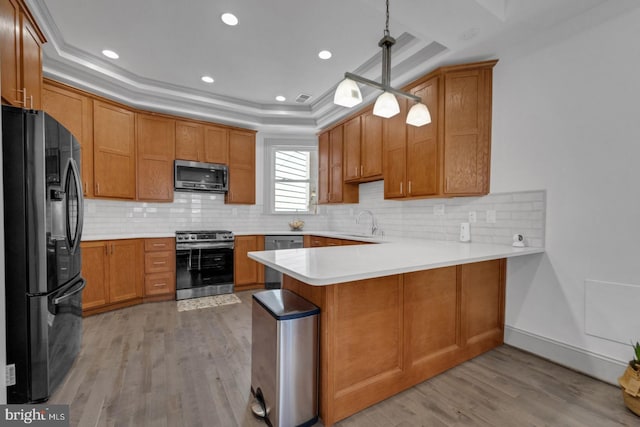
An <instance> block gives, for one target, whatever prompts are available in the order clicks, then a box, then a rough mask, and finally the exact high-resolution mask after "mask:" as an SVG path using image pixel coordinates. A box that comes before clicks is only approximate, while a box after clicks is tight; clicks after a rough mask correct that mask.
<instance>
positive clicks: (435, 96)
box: [383, 61, 497, 199]
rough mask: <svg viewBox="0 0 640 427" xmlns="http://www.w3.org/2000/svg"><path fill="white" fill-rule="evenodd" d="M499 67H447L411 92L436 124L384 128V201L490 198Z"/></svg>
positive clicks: (398, 120) (397, 122)
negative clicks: (495, 69)
mask: <svg viewBox="0 0 640 427" xmlns="http://www.w3.org/2000/svg"><path fill="white" fill-rule="evenodd" d="M496 62H497V61H486V62H480V63H474V64H466V65H459V66H451V67H443V68H440V69H438V70H436V71H434V72H433V73H430V74H429V75H427V76H425V77H424V78H422V79H420V80H419V81H418V82H416V83H414V84H412V85H410V86H409V88H406V90H408V91H410V92H411V93H413V94H415V95H417V96H420V97H421V98H422V101H423V102H424V103H425V104H426V105H427V107H428V108H429V111H430V112H431V123H430V124H428V125H425V126H421V127H415V126H410V125H405V124H404V118H405V117H406V111H407V103H406V101H404V100H402V101H401V110H402V111H401V113H400V114H399V115H397V116H395V117H393V118H392V119H388V120H386V121H385V122H384V127H383V129H384V131H383V135H384V137H383V147H384V148H383V152H384V156H383V157H384V180H385V185H384V196H385V198H387V199H398V198H414V197H453V196H477V195H483V194H488V193H489V172H490V171H489V167H490V151H491V89H492V88H491V81H492V69H493V67H494V66H495V64H496Z"/></svg>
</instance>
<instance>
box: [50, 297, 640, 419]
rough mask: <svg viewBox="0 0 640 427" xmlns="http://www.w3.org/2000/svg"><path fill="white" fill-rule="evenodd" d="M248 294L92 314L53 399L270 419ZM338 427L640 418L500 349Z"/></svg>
mask: <svg viewBox="0 0 640 427" xmlns="http://www.w3.org/2000/svg"><path fill="white" fill-rule="evenodd" d="M251 294H252V292H251V291H247V292H240V293H238V296H239V297H240V299H241V300H242V303H241V304H233V305H227V306H221V307H212V308H207V309H201V310H194V311H185V312H180V313H178V311H177V309H176V303H175V301H171V302H159V303H152V304H144V305H139V306H135V307H129V308H125V309H121V310H118V311H114V312H110V313H104V314H99V315H96V316H93V317H89V318H86V319H85V321H84V337H83V345H82V350H81V353H80V356H79V358H78V360H77V361H76V363H75V364H74V366H73V368H72V370H71V372H70V374H69V375H68V377H67V379H66V381H65V382H64V384H63V385H62V386H61V387H60V388H59V389H58V390H57V391H56V393H55V394H54V395H53V396H52V398H51V399H50V403H66V404H71V425H72V426H80V427H89V426H100V427H101V426H136V427H138V426H154V427H157V426H167V427H174V426H176V427H177V426H185V427H191V426H203V427H204V426H206V427H212V426H214V427H218V426H220V427H226V426H229V427H233V426H243V427H244V426H264V425H265V424H264V423H263V422H262V421H261V420H258V419H256V418H255V417H254V416H253V415H252V414H251V410H250V404H251V392H250V383H251V373H250V367H251ZM318 425H319V426H320V425H321V424H320V423H318ZM336 425H337V426H342V427H361V426H362V427H364V426H366V427H376V426H380V427H383V426H384V427H387V426H399V427H400V426H401V427H409V426H411V427H413V426H425V427H426V426H429V427H438V426H447V427H448V426H501V427H502V426H567V427H573V426H575V427H578V426H594V427H596V426H597V427H603V426H640V418H639V417H637V416H635V415H634V414H632V413H631V412H630V411H628V410H627V409H626V408H625V406H624V404H623V403H622V397H621V395H620V391H619V389H618V388H616V387H614V386H611V385H609V384H605V383H602V382H600V381H597V380H594V379H591V378H589V377H586V376H584V375H581V374H578V373H576V372H573V371H571V370H568V369H565V368H563V367H560V366H558V365H555V364H553V363H550V362H548V361H546V360H543V359H540V358H538V357H535V356H533V355H530V354H528V353H524V352H522V351H519V350H517V349H514V348H512V347H509V346H502V347H499V348H498V349H496V350H493V351H491V352H489V353H486V354H484V355H482V356H480V357H477V358H475V359H473V360H472V361H470V362H467V363H465V364H463V365H461V366H458V367H456V368H454V369H451V370H449V371H447V372H445V373H444V374H441V375H439V376H437V377H435V378H432V379H431V380H428V381H425V382H423V383H421V384H419V385H417V386H415V387H413V388H411V389H409V390H407V391H405V392H403V393H401V394H399V395H396V396H394V397H392V398H390V399H387V400H385V401H383V402H381V403H379V404H377V405H375V406H372V407H370V408H368V409H365V410H364V411H362V412H359V413H357V414H355V415H353V416H351V417H349V418H347V419H345V420H343V421H341V422H339V423H337V424H336Z"/></svg>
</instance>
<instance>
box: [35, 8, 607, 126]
mask: <svg viewBox="0 0 640 427" xmlns="http://www.w3.org/2000/svg"><path fill="white" fill-rule="evenodd" d="M27 3H28V5H29V8H30V9H31V10H32V12H33V14H34V15H35V17H36V19H37V20H38V22H39V23H40V24H41V27H42V29H43V32H44V33H45V35H46V37H47V40H48V43H47V44H46V45H45V47H44V58H43V63H44V74H45V76H47V77H50V78H53V79H55V80H59V81H63V82H66V83H69V84H71V85H73V86H76V87H81V88H83V89H86V90H89V91H91V92H94V93H98V94H101V95H103V96H106V97H109V98H112V99H116V100H120V101H122V102H125V103H127V104H130V105H132V106H135V107H139V108H144V109H149V110H156V111H163V112H172V113H175V114H181V115H187V116H192V117H196V118H202V119H205V120H213V121H218V122H224V123H229V124H236V125H240V126H244V127H251V128H254V129H258V130H263V131H267V132H284V131H287V132H296V133H313V132H316V131H317V130H319V129H320V128H322V127H325V126H327V125H328V124H330V123H332V122H334V121H336V120H338V119H340V118H341V117H344V116H345V115H347V114H349V110H347V109H345V108H343V107H338V106H335V105H333V103H332V96H333V90H334V88H335V87H336V85H337V84H338V83H339V82H340V80H342V77H343V75H344V72H345V71H351V72H357V73H358V74H361V75H363V76H365V77H369V78H371V79H374V80H379V79H380V68H381V65H380V48H379V47H378V44H377V43H378V40H379V39H380V38H381V37H382V30H383V29H384V20H385V13H384V11H385V2H384V0H348V1H345V0H321V1H318V0H269V1H264V0H217V1H214V0H189V1H188V2H176V1H175V0H153V1H148V0H110V1H97V0H56V1H45V0H27ZM604 3H607V2H606V1H605V0H535V1H532V0H391V2H390V9H391V21H390V30H391V34H392V35H393V36H394V37H396V38H397V39H398V43H397V44H396V46H394V48H393V54H392V65H393V68H392V72H391V76H392V84H393V85H394V86H401V85H403V84H405V83H408V82H409V81H411V80H413V79H415V78H416V77H418V76H420V75H422V74H425V73H426V72H428V71H430V70H433V69H434V68H436V67H438V66H440V65H444V64H453V63H459V62H466V61H471V60H473V61H475V60H485V59H493V58H499V55H500V53H501V52H502V51H503V50H504V49H507V48H509V47H510V46H512V45H514V44H515V43H517V42H522V41H524V40H526V39H527V38H531V37H536V36H538V35H539V34H540V33H541V32H544V31H545V29H548V28H550V27H553V26H557V25H558V24H561V23H563V22H565V21H567V20H569V19H572V18H574V17H576V16H578V15H580V14H584V13H586V12H588V11H589V12H593V10H596V9H597V8H598V7H601V6H602V4H604ZM224 12H233V13H234V14H235V15H236V16H237V17H238V19H239V21H240V22H239V24H238V25H237V26H235V27H230V26H227V25H225V24H223V23H222V22H221V20H220V15H221V14H222V13H224ZM103 49H112V50H114V51H116V52H118V53H119V54H120V58H119V59H117V60H110V59H107V58H105V57H103V56H102V55H101V51H102V50H103ZM323 49H327V50H330V51H331V52H332V53H333V56H332V58H331V59H329V60H321V59H319V58H318V52H319V51H320V50H323ZM203 75H211V76H213V78H214V79H215V82H214V83H213V84H206V83H203V82H202V81H201V80H200V77H201V76H203ZM299 94H307V95H310V96H311V97H310V99H309V100H308V101H307V102H305V103H303V104H299V103H296V102H295V98H296V97H297V96H298V95H299ZM276 95H284V96H285V97H286V98H287V101H286V102H284V103H280V102H277V101H275V96H276ZM363 95H364V96H365V100H366V101H371V100H373V99H374V97H375V96H376V93H375V91H372V90H364V91H363Z"/></svg>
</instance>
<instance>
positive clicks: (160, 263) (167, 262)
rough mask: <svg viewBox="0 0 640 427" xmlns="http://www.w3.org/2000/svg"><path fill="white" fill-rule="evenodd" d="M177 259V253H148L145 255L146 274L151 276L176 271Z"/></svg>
mask: <svg viewBox="0 0 640 427" xmlns="http://www.w3.org/2000/svg"><path fill="white" fill-rule="evenodd" d="M175 257H176V255H175V253H174V252H171V251H164V252H147V253H146V254H144V272H145V273H147V274H149V273H164V272H167V271H175V268H174V265H175V262H176V259H175Z"/></svg>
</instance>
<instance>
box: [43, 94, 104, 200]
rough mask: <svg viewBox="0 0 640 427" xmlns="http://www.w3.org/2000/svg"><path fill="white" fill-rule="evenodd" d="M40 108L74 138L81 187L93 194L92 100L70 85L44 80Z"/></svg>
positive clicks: (88, 193)
mask: <svg viewBox="0 0 640 427" xmlns="http://www.w3.org/2000/svg"><path fill="white" fill-rule="evenodd" d="M42 109H43V110H44V111H46V112H47V113H48V114H50V115H51V116H52V117H53V118H54V119H56V120H57V121H59V122H60V123H62V125H63V126H64V127H66V128H67V129H69V131H70V132H71V133H72V134H73V136H75V137H76V139H77V140H78V142H80V147H81V148H82V165H81V169H82V189H83V192H84V196H85V197H93V101H92V99H91V98H90V97H88V96H86V95H84V94H82V93H81V92H78V91H75V90H73V89H71V88H69V87H66V86H64V85H61V84H57V83H54V82H51V81H46V82H45V83H44V85H43V88H42Z"/></svg>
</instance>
